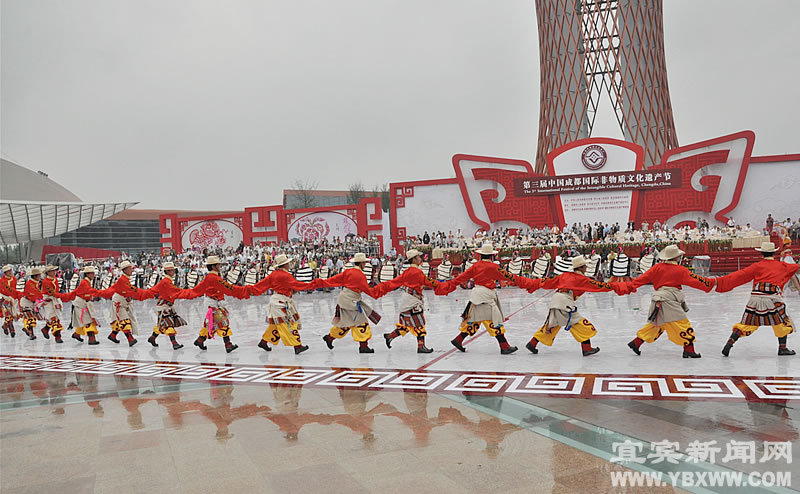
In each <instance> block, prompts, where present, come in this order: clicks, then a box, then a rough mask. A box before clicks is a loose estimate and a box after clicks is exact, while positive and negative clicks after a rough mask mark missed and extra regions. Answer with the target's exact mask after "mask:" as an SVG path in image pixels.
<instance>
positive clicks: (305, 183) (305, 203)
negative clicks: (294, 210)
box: [292, 178, 318, 209]
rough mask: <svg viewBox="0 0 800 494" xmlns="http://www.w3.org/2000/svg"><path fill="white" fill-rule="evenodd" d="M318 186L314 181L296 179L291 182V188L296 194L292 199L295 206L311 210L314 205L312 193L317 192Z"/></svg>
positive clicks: (314, 199)
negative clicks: (294, 199) (295, 202)
mask: <svg viewBox="0 0 800 494" xmlns="http://www.w3.org/2000/svg"><path fill="white" fill-rule="evenodd" d="M317 187H318V184H317V182H316V181H311V180H309V179H299V178H298V179H296V180H295V181H294V182H292V188H293V189H294V191H295V192H296V194H295V195H294V197H295V198H296V200H297V206H298V207H299V208H301V209H303V208H313V207H314V206H315V203H316V198H315V197H314V191H315V190H317Z"/></svg>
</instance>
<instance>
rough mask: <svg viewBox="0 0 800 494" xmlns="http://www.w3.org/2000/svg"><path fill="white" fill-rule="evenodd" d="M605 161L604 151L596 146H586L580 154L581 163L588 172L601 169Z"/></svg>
mask: <svg viewBox="0 0 800 494" xmlns="http://www.w3.org/2000/svg"><path fill="white" fill-rule="evenodd" d="M607 160H608V156H607V155H606V150H605V149H603V148H602V147H600V146H598V145H596V144H592V145H591V146H586V149H584V150H583V152H582V153H581V163H583V166H585V167H586V168H588V169H590V170H599V169H600V168H603V166H604V165H605V164H606V161H607Z"/></svg>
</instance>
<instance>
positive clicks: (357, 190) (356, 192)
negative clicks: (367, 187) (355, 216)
mask: <svg viewBox="0 0 800 494" xmlns="http://www.w3.org/2000/svg"><path fill="white" fill-rule="evenodd" d="M347 190H348V192H347V203H348V204H358V203H359V202H361V198H362V197H364V186H363V185H362V184H361V182H355V183H352V184H350V186H349V187H348V188H347Z"/></svg>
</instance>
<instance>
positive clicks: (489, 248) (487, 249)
mask: <svg viewBox="0 0 800 494" xmlns="http://www.w3.org/2000/svg"><path fill="white" fill-rule="evenodd" d="M475 252H477V253H478V254H481V255H483V256H492V255H495V254H497V251H496V250H494V245H492V243H491V242H486V243H485V244H483V245H481V248H480V249H477V250H476V251H475Z"/></svg>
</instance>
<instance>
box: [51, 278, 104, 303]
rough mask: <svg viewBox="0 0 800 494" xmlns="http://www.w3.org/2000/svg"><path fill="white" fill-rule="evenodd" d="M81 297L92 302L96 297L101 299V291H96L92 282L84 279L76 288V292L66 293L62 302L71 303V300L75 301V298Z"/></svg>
mask: <svg viewBox="0 0 800 494" xmlns="http://www.w3.org/2000/svg"><path fill="white" fill-rule="evenodd" d="M77 297H80V298H82V299H84V300H91V299H93V298H95V297H100V290H96V289H95V288H94V287H92V282H91V281H89V278H84V279H82V280H81V282H80V283H78V286H77V287H75V290H73V291H71V292H69V293H65V294H64V296H63V297H61V300H63V301H64V302H69V301H71V300H75V298H77Z"/></svg>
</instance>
